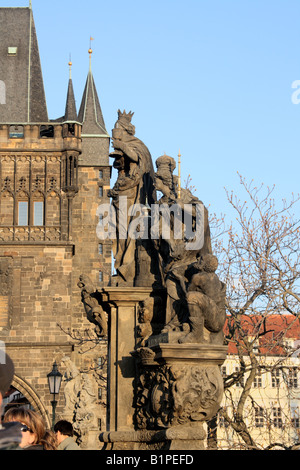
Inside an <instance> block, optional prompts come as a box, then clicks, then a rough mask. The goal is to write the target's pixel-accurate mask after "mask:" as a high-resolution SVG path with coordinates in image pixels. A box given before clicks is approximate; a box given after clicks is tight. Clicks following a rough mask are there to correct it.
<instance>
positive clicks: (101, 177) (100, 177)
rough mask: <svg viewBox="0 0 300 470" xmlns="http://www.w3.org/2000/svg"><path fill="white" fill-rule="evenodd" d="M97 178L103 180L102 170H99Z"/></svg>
mask: <svg viewBox="0 0 300 470" xmlns="http://www.w3.org/2000/svg"><path fill="white" fill-rule="evenodd" d="M99 180H103V171H102V170H99Z"/></svg>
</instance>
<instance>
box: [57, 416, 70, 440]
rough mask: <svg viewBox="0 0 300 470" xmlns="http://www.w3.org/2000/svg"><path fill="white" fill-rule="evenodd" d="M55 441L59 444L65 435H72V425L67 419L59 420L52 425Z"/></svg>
mask: <svg viewBox="0 0 300 470" xmlns="http://www.w3.org/2000/svg"><path fill="white" fill-rule="evenodd" d="M54 432H55V434H56V439H57V442H58V443H59V444H60V443H61V442H62V441H64V440H65V439H66V438H67V437H73V426H72V424H71V423H70V422H69V421H66V420H63V419H62V420H61V421H58V422H57V423H56V424H55V425H54Z"/></svg>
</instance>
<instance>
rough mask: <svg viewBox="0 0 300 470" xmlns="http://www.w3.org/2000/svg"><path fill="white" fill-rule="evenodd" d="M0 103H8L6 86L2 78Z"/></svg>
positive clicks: (0, 81)
mask: <svg viewBox="0 0 300 470" xmlns="http://www.w3.org/2000/svg"><path fill="white" fill-rule="evenodd" d="M0 104H6V86H5V83H4V82H3V81H2V80H0Z"/></svg>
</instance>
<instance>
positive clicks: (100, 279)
mask: <svg viewBox="0 0 300 470" xmlns="http://www.w3.org/2000/svg"><path fill="white" fill-rule="evenodd" d="M99 282H103V272H102V271H99Z"/></svg>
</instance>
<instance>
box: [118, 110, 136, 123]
mask: <svg viewBox="0 0 300 470" xmlns="http://www.w3.org/2000/svg"><path fill="white" fill-rule="evenodd" d="M133 115H134V113H132V112H131V111H130V112H129V113H126V111H125V109H124V111H123V112H122V111H120V110H119V111H118V116H119V119H126V121H128V122H131V120H132V117H133Z"/></svg>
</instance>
